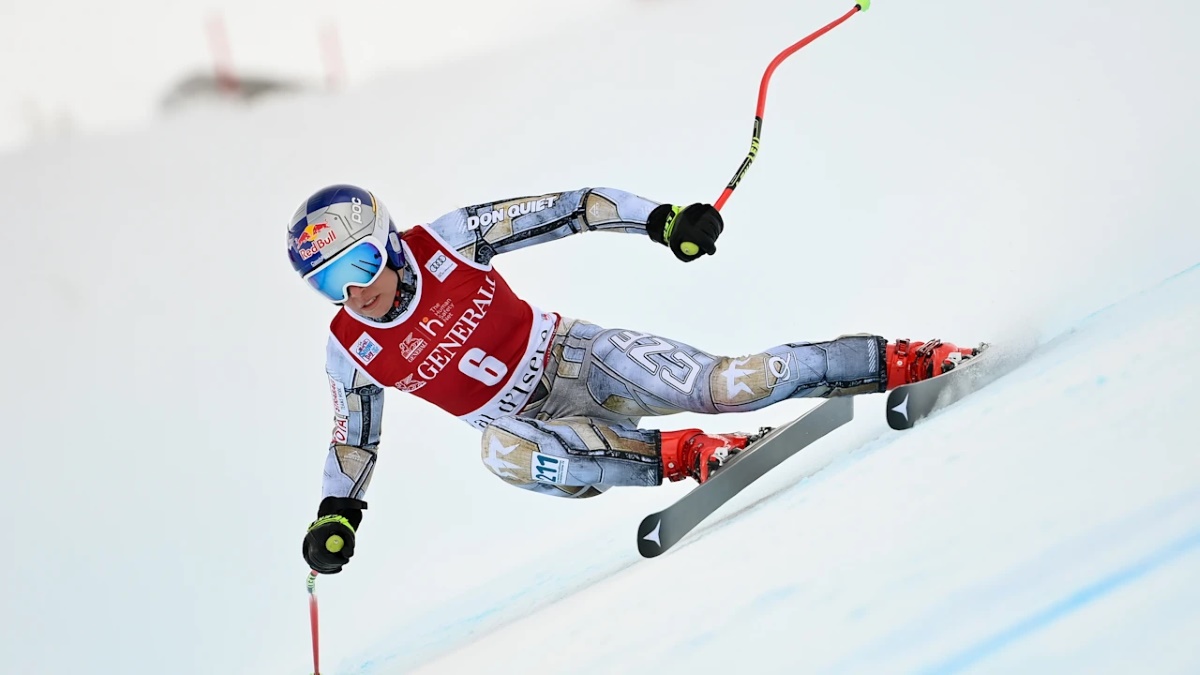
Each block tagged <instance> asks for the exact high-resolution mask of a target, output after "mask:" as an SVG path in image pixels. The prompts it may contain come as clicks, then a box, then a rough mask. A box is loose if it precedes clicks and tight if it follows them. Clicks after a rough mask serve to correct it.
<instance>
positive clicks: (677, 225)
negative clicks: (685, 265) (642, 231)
mask: <svg viewBox="0 0 1200 675" xmlns="http://www.w3.org/2000/svg"><path fill="white" fill-rule="evenodd" d="M724 229H725V221H724V220H722V219H721V212H720V211H718V210H716V209H715V208H713V207H712V206H711V205H709V204H692V205H691V206H687V207H684V206H672V205H671V204H660V205H658V206H656V207H654V210H653V211H651V212H650V217H649V218H648V219H647V220H646V233H647V234H649V235H650V238H651V239H653V240H654V241H657V242H658V243H660V244H666V245H667V246H669V247H670V249H671V252H672V253H674V254H675V257H676V258H679V259H680V260H682V261H684V262H691V261H693V260H695V259H696V258H699V257H700V256H702V255H705V254H707V255H712V254H714V253H716V252H717V237H719V236H721V232H722V231H723V230H724Z"/></svg>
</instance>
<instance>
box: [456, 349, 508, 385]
mask: <svg viewBox="0 0 1200 675" xmlns="http://www.w3.org/2000/svg"><path fill="white" fill-rule="evenodd" d="M458 369H459V370H460V371H462V374H463V375H466V376H467V377H469V378H471V379H474V380H479V381H480V382H482V383H484V384H486V385H487V386H489V387H494V386H496V385H497V384H500V382H502V381H503V380H504V376H505V375H507V374H508V367H507V366H505V365H504V362H503V361H501V360H500V359H498V358H496V357H494V356H488V355H487V352H484V351H483V350H482V349H480V348H478V347H475V348H472V349H469V350H467V353H466V354H463V357H462V360H460V361H459V362H458Z"/></svg>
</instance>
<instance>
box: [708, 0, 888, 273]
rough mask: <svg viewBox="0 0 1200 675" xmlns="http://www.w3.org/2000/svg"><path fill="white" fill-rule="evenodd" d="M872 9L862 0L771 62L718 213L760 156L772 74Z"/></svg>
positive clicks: (720, 200)
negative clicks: (744, 149)
mask: <svg viewBox="0 0 1200 675" xmlns="http://www.w3.org/2000/svg"><path fill="white" fill-rule="evenodd" d="M870 8H871V0H860V1H859V3H858V4H857V5H855V6H854V9H851V10H850V11H849V12H846V13H845V14H844V15H842V17H841V18H840V19H838V20H836V21H834V22H833V23H830V24H829V25H827V26H825V27H824V28H822V29H821V30H819V31H817V32H815V33H813V34H812V35H809V36H808V37H806V38H804V39H803V40H801V41H799V42H797V43H796V44H794V45H792V46H791V47H788V48H787V49H785V50H783V51H782V52H780V53H779V56H776V57H775V60H774V61H771V65H769V66H767V72H766V73H764V74H763V79H762V84H761V85H759V87H758V110H757V111H756V112H755V113H754V137H753V138H752V140H751V141H750V154H749V155H747V156H746V159H744V160H742V165H741V166H740V167H739V168H738V170H737V173H735V174H734V175H733V180H731V181H729V185H727V186H725V191H724V192H722V193H721V198H720V199H718V200H717V203H716V204H714V207H715V208H716V209H717V210H718V211H720V210H721V207H722V206H724V205H725V201H726V200H728V199H729V196H730V195H732V194H733V191H734V189H735V188H737V186H738V183H740V182H742V177H743V176H745V175H746V171H748V170H749V169H750V165H751V164H753V163H754V157H755V155H757V154H758V143H759V137H760V136H761V135H762V123H763V110H764V109H765V108H766V107H767V84H768V83H769V82H770V81H771V74H772V73H774V72H775V68H777V67H778V66H779V64H780V63H783V60H784V59H786V58H787V57H789V56H791V55H792V54H795V53H796V52H798V51H800V50H801V49H802V48H804V46H805V45H807V44H808V43H810V42H812V41H813V40H816V39H817V38H819V37H821V36H822V35H824V34H826V33H828V32H829V31H831V30H833V29H834V28H837V27H838V26H839V25H841V23H842V22H843V21H845V20H846V19H849V18H850V17H851V16H854V15H855V14H856V13H858V12H865V11H867V10H868V9H870ZM685 245H686V244H685ZM693 246H695V244H693ZM698 250H699V249H698V248H697V251H698ZM685 252H686V249H685Z"/></svg>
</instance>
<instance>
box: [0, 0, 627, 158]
mask: <svg viewBox="0 0 1200 675" xmlns="http://www.w3.org/2000/svg"><path fill="white" fill-rule="evenodd" d="M633 4H635V0H597V1H595V2H588V3H584V4H574V3H561V2H554V1H553V0H505V2H487V1H486V0H439V1H438V2H411V1H400V2H387V1H385V0H357V1H354V2H321V1H318V0H295V1H294V2H282V1H280V0H238V1H236V2H233V1H230V0H214V1H211V2H196V1H194V0H180V1H178V2H154V1H152V0H113V1H112V2H103V3H94V2H79V1H77V0H76V1H70V0H46V1H44V2H25V1H22V0H0V64H4V65H3V77H4V86H3V87H2V88H0V152H2V151H3V150H4V148H5V147H11V146H12V145H13V144H16V143H20V142H26V141H28V140H29V139H31V138H34V139H36V138H38V137H39V136H40V137H48V136H54V135H55V134H57V132H58V130H59V129H62V128H63V127H64V125H69V127H70V128H71V129H73V130H74V131H75V132H85V133H86V132H89V131H93V130H109V129H114V128H125V127H127V126H128V125H130V124H135V123H138V122H140V121H143V120H145V119H147V118H149V117H151V116H153V115H155V114H156V113H157V106H158V103H159V101H160V100H161V98H162V97H163V95H164V94H165V93H166V92H167V90H168V89H169V88H170V87H171V86H172V85H174V84H175V82H176V81H177V80H178V79H180V78H181V77H183V76H184V75H189V74H192V73H193V72H196V71H205V72H210V71H211V69H212V52H211V50H210V46H209V42H208V29H207V26H208V23H209V21H210V19H211V18H212V17H214V16H217V17H223V20H224V22H225V26H226V29H227V33H228V36H229V40H230V43H231V49H232V54H233V62H234V66H235V67H236V68H238V69H239V70H240V71H243V72H247V73H251V74H256V75H272V76H284V77H289V78H295V79H299V80H304V81H307V82H310V83H313V84H318V85H319V84H321V83H323V82H324V78H325V66H324V63H323V61H322V57H321V47H320V44H319V35H320V33H321V31H322V29H323V27H325V26H327V25H330V24H333V25H336V27H337V30H338V34H339V35H340V40H341V44H342V48H343V49H342V50H343V54H344V61H345V66H346V76H347V81H348V82H349V83H350V84H352V85H353V84H355V83H361V82H363V81H365V80H367V79H369V78H371V77H373V76H375V75H378V74H379V73H381V72H384V71H386V70H388V69H391V68H405V67H414V66H419V65H420V64H425V63H430V62H433V61H439V60H443V59H445V58H447V57H449V56H453V57H455V58H463V57H467V56H469V55H471V54H476V53H479V52H481V51H483V52H486V51H487V50H489V49H492V48H494V47H496V46H502V45H505V44H510V45H511V44H514V43H519V42H522V41H536V40H537V39H539V37H540V36H542V35H544V34H545V33H546V32H548V31H549V30H552V29H553V28H554V27H558V26H562V25H564V24H568V23H572V22H578V21H581V20H584V19H586V18H587V17H589V16H590V17H603V16H604V15H605V14H607V13H610V12H613V11H617V12H621V11H626V10H628V8H629V7H630V6H631V5H633Z"/></svg>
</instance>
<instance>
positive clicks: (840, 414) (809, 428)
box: [637, 397, 854, 558]
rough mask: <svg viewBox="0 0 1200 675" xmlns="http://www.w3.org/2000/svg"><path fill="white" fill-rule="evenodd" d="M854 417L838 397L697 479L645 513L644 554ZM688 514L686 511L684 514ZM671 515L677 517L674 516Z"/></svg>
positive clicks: (656, 552)
mask: <svg viewBox="0 0 1200 675" xmlns="http://www.w3.org/2000/svg"><path fill="white" fill-rule="evenodd" d="M853 418H854V401H853V400H852V397H836V398H831V399H828V400H826V401H824V402H822V403H821V404H820V405H818V406H817V407H815V408H813V409H812V410H809V411H807V412H806V413H804V414H803V415H801V416H800V417H797V418H796V419H794V420H792V421H791V422H788V423H787V424H785V425H783V426H781V427H778V428H777V429H774V430H772V431H771V432H770V433H769V434H767V435H766V436H764V437H763V438H762V439H760V440H759V441H758V442H757V443H756V444H755V445H754V446H751V447H752V448H754V449H753V450H748V451H746V452H745V453H743V454H741V455H738V456H737V458H736V461H731V462H730V463H729V464H728V465H726V466H725V467H723V468H722V469H721V471H720V472H719V473H717V475H715V476H713V477H712V478H711V479H710V480H709V481H708V482H707V483H705V484H704V485H697V486H696V487H695V488H693V489H692V491H690V492H688V493H687V494H686V495H684V496H683V497H681V498H680V499H679V500H677V501H676V502H674V503H673V504H671V505H670V506H668V507H667V508H665V509H663V510H661V511H658V512H656V513H652V514H650V515H648V516H646V517H645V518H643V519H642V522H641V523H640V524H639V526H638V534H637V537H638V538H637V545H638V553H640V554H641V555H642V557H643V558H654V557H657V556H660V555H662V554H663V553H666V552H667V551H668V550H670V549H671V547H673V546H674V545H675V544H677V543H678V542H679V541H680V540H682V539H683V538H684V537H686V536H687V535H688V534H689V533H690V532H691V531H692V530H694V529H695V528H696V526H698V525H699V524H700V523H701V522H703V521H704V520H705V519H706V518H707V517H708V516H710V515H712V513H713V512H715V511H716V510H717V509H719V508H720V507H721V506H723V505H724V504H725V503H726V502H728V501H729V500H730V499H732V498H733V497H734V496H736V495H737V494H738V493H740V492H741V491H742V490H744V489H745V488H747V487H749V486H750V485H751V484H752V483H754V482H755V481H756V480H758V479H759V478H761V477H762V476H764V475H766V474H767V472H769V471H771V470H772V469H774V468H775V467H776V466H778V465H780V464H782V463H783V462H784V461H786V460H787V459H788V458H789V457H792V456H793V455H795V454H797V453H798V452H800V451H801V450H803V449H804V448H806V447H808V446H809V445H811V444H812V443H814V442H816V441H817V440H818V439H820V438H823V437H824V436H827V435H828V434H829V433H830V432H832V431H833V430H834V429H837V428H838V427H840V426H842V425H844V424H846V423H847V422H849V421H850V420H852V419H853ZM785 441H786V442H785ZM781 442H782V443H783V444H782V445H778V443H781ZM772 447H774V451H771V448H772ZM739 467H740V468H739ZM714 490H715V491H716V492H715V493H714ZM684 514H687V515H686V517H681V516H683V515H684ZM673 515H674V516H676V517H674V518H672V517H671V516H673Z"/></svg>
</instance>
